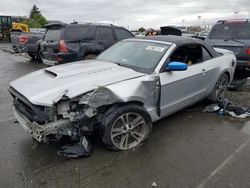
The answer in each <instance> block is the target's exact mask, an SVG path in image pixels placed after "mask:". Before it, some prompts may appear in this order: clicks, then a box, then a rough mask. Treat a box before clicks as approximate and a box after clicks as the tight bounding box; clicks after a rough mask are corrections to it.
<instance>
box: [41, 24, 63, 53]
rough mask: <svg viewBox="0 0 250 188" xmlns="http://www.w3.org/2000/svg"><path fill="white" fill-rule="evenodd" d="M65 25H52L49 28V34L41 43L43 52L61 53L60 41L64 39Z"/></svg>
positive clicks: (46, 34)
mask: <svg viewBox="0 0 250 188" xmlns="http://www.w3.org/2000/svg"><path fill="white" fill-rule="evenodd" d="M63 28H64V26H63V25H51V26H49V27H47V32H46V33H45V36H44V38H43V41H42V43H41V48H42V51H43V52H47V53H58V52H59V41H60V40H61V37H62V32H63Z"/></svg>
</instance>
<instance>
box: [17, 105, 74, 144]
mask: <svg viewBox="0 0 250 188" xmlns="http://www.w3.org/2000/svg"><path fill="white" fill-rule="evenodd" d="M14 114H15V117H16V119H17V121H18V122H19V124H20V125H21V126H22V127H23V128H24V129H25V130H26V131H27V132H29V133H30V134H31V135H32V137H33V138H35V139H36V140H37V141H39V142H46V136H47V135H51V134H57V133H58V131H60V130H62V129H63V128H64V127H66V126H67V125H69V124H70V120H69V119H61V120H57V121H54V122H50V123H47V124H44V125H39V124H37V123H35V122H31V121H30V120H28V119H27V118H26V117H25V116H24V115H22V114H21V113H20V112H18V110H17V109H15V108H14Z"/></svg>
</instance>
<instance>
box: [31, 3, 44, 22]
mask: <svg viewBox="0 0 250 188" xmlns="http://www.w3.org/2000/svg"><path fill="white" fill-rule="evenodd" d="M37 15H39V16H41V11H39V8H38V7H37V6H36V5H33V7H32V9H31V11H30V19H34V18H35V17H37Z"/></svg>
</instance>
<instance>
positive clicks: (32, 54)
mask: <svg viewBox="0 0 250 188" xmlns="http://www.w3.org/2000/svg"><path fill="white" fill-rule="evenodd" d="M28 56H29V57H30V58H31V59H32V60H35V59H36V53H31V52H28Z"/></svg>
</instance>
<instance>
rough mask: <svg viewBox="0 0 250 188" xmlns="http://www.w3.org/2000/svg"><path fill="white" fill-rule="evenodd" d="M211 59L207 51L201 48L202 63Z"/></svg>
mask: <svg viewBox="0 0 250 188" xmlns="http://www.w3.org/2000/svg"><path fill="white" fill-rule="evenodd" d="M211 58H212V56H211V55H210V53H209V52H208V51H207V49H205V48H204V47H202V59H203V61H207V60H209V59H211Z"/></svg>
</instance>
